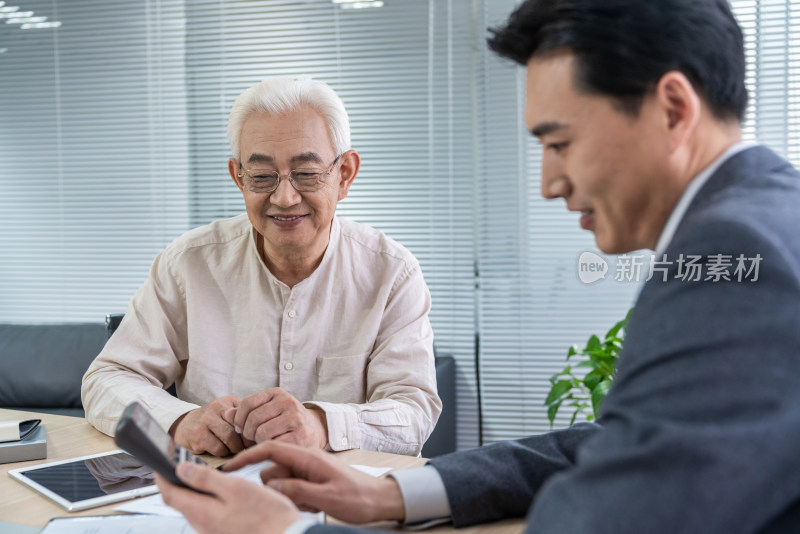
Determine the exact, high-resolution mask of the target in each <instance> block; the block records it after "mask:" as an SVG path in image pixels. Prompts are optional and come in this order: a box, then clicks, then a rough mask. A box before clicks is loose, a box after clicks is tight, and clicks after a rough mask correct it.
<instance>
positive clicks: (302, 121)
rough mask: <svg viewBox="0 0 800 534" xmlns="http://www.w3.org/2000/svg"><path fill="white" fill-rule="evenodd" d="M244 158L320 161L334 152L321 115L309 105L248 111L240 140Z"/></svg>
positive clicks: (241, 154)
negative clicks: (280, 111) (275, 110)
mask: <svg viewBox="0 0 800 534" xmlns="http://www.w3.org/2000/svg"><path fill="white" fill-rule="evenodd" d="M239 147H240V156H241V158H242V160H243V161H249V162H256V160H258V162H260V163H272V164H276V165H282V164H285V163H293V164H294V163H298V162H309V163H322V162H323V161H325V160H327V159H330V156H331V155H332V154H334V151H335V150H334V147H333V142H332V141H331V138H330V135H329V133H328V128H327V124H326V123H325V121H324V119H323V118H322V116H321V115H320V114H319V113H317V112H316V111H314V110H312V109H310V108H301V109H298V110H294V111H291V112H288V113H284V114H269V113H265V112H262V111H255V112H252V113H250V114H249V115H248V116H247V118H246V119H245V121H244V124H243V126H242V133H241V136H240V140H239Z"/></svg>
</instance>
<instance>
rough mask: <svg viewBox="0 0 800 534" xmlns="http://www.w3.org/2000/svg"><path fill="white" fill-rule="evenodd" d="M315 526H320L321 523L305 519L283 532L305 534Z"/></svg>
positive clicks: (299, 520)
mask: <svg viewBox="0 0 800 534" xmlns="http://www.w3.org/2000/svg"><path fill="white" fill-rule="evenodd" d="M314 525H319V521H314V520H313V519H310V518H308V517H304V518H302V519H298V520H297V521H295V522H294V523H292V524H291V525H289V526H288V527H286V530H284V531H283V534H305V532H306V531H307V530H308V529H310V528H311V527H313V526H314Z"/></svg>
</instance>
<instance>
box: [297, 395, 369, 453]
mask: <svg viewBox="0 0 800 534" xmlns="http://www.w3.org/2000/svg"><path fill="white" fill-rule="evenodd" d="M303 406H316V407H317V408H319V409H320V410H322V411H323V412H325V420H326V422H327V424H328V447H326V449H327V448H329V449H330V450H332V451H346V450H350V449H358V448H360V447H361V434H360V429H359V427H358V411H357V410H355V409H354V408H352V407H351V406H348V405H346V404H338V403H333V402H318V401H309V402H304V403H303Z"/></svg>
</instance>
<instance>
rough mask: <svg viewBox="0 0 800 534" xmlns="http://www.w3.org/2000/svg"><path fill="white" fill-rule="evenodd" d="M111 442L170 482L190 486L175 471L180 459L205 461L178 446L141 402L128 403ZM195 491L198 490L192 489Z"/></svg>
mask: <svg viewBox="0 0 800 534" xmlns="http://www.w3.org/2000/svg"><path fill="white" fill-rule="evenodd" d="M114 442H115V443H116V444H117V445H118V446H119V447H120V448H122V449H125V450H126V451H128V452H129V453H131V454H132V455H133V456H135V457H136V458H138V459H139V461H141V462H142V463H144V464H145V465H146V466H147V467H149V468H150V469H152V470H153V471H155V472H156V473H158V474H159V475H161V476H162V477H164V478H166V479H167V480H169V481H170V482H172V483H173V484H176V485H178V486H182V487H184V488H189V489H194V488H190V487H189V486H187V485H186V484H184V483H183V482H181V480H180V479H179V478H178V476H177V475H176V474H175V468H176V467H177V466H178V464H179V463H180V462H195V463H198V464H203V465H206V462H205V461H203V460H202V459H201V458H198V457H197V456H195V455H194V454H192V453H191V452H190V451H189V450H187V449H185V448H183V447H181V446H180V445H178V444H177V443H175V440H173V439H172V437H171V436H170V435H169V434H167V432H166V431H165V430H164V429H163V428H161V426H160V425H159V424H158V422H156V420H155V419H153V416H152V415H150V414H149V413H148V412H147V410H146V409H145V408H144V406H142V405H141V404H140V403H138V402H136V401H134V402H132V403H130V404H129V405H128V406H127V407H126V408H125V411H123V412H122V417H120V420H119V422H118V423H117V428H116V430H115V431H114ZM195 491H197V490H195Z"/></svg>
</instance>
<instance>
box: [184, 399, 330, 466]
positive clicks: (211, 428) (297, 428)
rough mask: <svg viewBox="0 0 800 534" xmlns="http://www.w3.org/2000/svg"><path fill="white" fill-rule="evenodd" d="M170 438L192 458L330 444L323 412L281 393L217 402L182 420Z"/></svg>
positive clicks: (218, 400) (319, 446)
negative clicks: (262, 446)
mask: <svg viewBox="0 0 800 534" xmlns="http://www.w3.org/2000/svg"><path fill="white" fill-rule="evenodd" d="M170 434H172V435H173V437H174V438H175V441H176V442H177V443H178V444H179V445H182V446H183V447H186V448H187V449H189V450H191V451H192V452H193V453H195V454H201V453H204V452H209V453H211V454H213V455H214V456H228V455H229V454H235V453H237V452H240V451H242V450H243V449H245V448H246V447H250V446H251V445H253V444H255V443H260V442H263V441H270V440H278V441H286V442H288V443H295V444H297V445H302V446H305V447H314V448H318V449H322V448H324V447H325V445H327V443H328V430H327V426H326V424H325V414H324V412H322V411H321V410H318V409H316V408H313V407H310V408H307V407H305V406H303V404H302V403H301V402H300V401H298V400H297V399H296V398H294V396H292V395H291V394H290V393H288V392H287V391H286V390H284V389H282V388H269V389H265V390H262V391H258V392H256V393H253V394H252V395H249V396H247V397H245V398H244V399H240V398H239V397H235V396H226V397H221V398H219V399H216V400H215V401H212V402H210V403H208V404H206V405H205V406H202V407H200V408H198V409H196V410H192V411H191V412H188V413H186V414H184V415H183V416H181V417H180V418H179V419H178V420H177V421H175V423H173V425H172V428H171V429H170Z"/></svg>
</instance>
